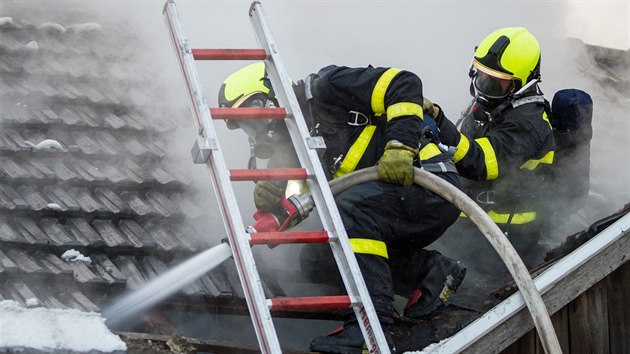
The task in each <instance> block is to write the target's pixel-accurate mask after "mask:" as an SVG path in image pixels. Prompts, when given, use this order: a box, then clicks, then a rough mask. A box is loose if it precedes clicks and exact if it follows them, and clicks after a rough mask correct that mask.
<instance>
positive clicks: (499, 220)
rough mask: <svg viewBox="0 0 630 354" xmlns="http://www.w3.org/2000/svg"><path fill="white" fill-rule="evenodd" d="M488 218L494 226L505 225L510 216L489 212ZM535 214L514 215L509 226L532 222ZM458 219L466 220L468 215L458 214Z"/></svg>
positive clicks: (530, 212)
mask: <svg viewBox="0 0 630 354" xmlns="http://www.w3.org/2000/svg"><path fill="white" fill-rule="evenodd" d="M487 214H488V216H489V217H490V219H492V221H494V223H495V224H507V222H508V220H510V214H502V213H497V212H495V211H494V210H490V211H488V212H487ZM536 216H537V215H536V212H535V211H526V212H524V213H514V215H512V220H511V221H510V224H514V225H523V224H527V223H528V222H532V221H534V220H536ZM459 217H460V218H467V217H468V215H466V214H464V212H461V213H459Z"/></svg>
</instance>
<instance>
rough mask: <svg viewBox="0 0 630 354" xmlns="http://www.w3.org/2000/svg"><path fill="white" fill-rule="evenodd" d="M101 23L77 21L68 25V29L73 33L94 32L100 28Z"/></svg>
mask: <svg viewBox="0 0 630 354" xmlns="http://www.w3.org/2000/svg"><path fill="white" fill-rule="evenodd" d="M101 27H102V26H101V25H100V24H98V23H93V22H89V23H79V24H76V25H72V26H68V31H71V32H75V33H86V32H96V31H100V30H101Z"/></svg>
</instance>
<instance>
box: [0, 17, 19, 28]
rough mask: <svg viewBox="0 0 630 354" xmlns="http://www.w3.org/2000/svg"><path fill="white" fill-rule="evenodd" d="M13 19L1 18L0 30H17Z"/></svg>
mask: <svg viewBox="0 0 630 354" xmlns="http://www.w3.org/2000/svg"><path fill="white" fill-rule="evenodd" d="M16 27H17V25H16V24H15V23H13V18H12V17H0V28H16Z"/></svg>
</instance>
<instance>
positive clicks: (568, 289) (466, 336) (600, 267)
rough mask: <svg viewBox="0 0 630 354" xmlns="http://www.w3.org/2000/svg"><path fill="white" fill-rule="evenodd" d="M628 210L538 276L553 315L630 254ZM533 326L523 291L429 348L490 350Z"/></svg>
mask: <svg viewBox="0 0 630 354" xmlns="http://www.w3.org/2000/svg"><path fill="white" fill-rule="evenodd" d="M628 234H630V214H629V215H626V216H624V217H622V218H621V219H619V220H618V221H617V222H615V223H614V224H613V225H611V226H610V227H608V228H607V229H606V230H604V231H602V232H601V233H600V234H599V235H597V236H595V237H594V238H593V239H591V240H590V241H588V242H587V243H585V244H584V245H582V246H581V247H579V248H578V249H577V250H575V251H573V252H572V253H571V254H569V255H568V256H566V257H564V258H563V259H561V260H560V261H558V262H557V263H556V264H555V265H553V266H551V267H549V269H547V270H546V271H544V272H543V273H542V274H541V275H540V276H538V277H536V279H535V280H534V281H535V284H536V287H537V288H538V290H539V291H540V293H541V295H542V297H543V300H544V301H545V304H546V306H547V310H548V311H549V313H550V314H553V313H555V312H556V311H558V310H560V309H561V308H562V307H564V306H565V305H566V304H568V303H569V302H571V301H572V300H573V299H575V298H576V297H577V296H578V295H580V294H582V293H583V292H585V291H586V290H587V289H589V288H590V287H592V286H593V284H595V283H597V282H599V281H600V280H602V279H603V278H605V277H606V276H607V275H608V274H610V273H611V272H612V271H614V270H615V269H617V268H618V267H620V266H621V265H623V264H624V263H625V262H627V261H628V259H629V258H630V237H628ZM532 328H534V325H533V322H532V320H531V316H530V314H529V311H528V310H527V309H526V308H525V303H524V301H523V297H522V296H521V294H520V292H517V293H516V294H514V295H512V296H510V297H509V298H508V299H506V300H505V301H503V302H502V303H500V304H499V305H497V306H495V307H494V308H493V309H491V310H490V311H488V312H487V313H485V314H484V315H482V316H481V317H480V318H478V319H477V320H475V321H474V322H472V323H471V324H469V325H468V326H467V327H466V328H464V329H462V330H461V331H460V332H458V333H457V334H455V335H454V336H452V337H450V338H449V339H447V340H444V341H442V342H440V343H439V344H438V345H434V346H433V347H431V349H430V351H429V352H430V353H460V352H464V353H490V352H498V351H501V350H503V349H505V348H507V347H508V346H509V345H510V344H512V343H513V342H514V341H515V340H516V339H518V338H520V337H521V336H523V335H524V334H526V333H527V332H528V331H530V330H531V329H532Z"/></svg>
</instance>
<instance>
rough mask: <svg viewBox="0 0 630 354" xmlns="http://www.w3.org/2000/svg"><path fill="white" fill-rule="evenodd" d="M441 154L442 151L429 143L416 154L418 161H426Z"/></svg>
mask: <svg viewBox="0 0 630 354" xmlns="http://www.w3.org/2000/svg"><path fill="white" fill-rule="evenodd" d="M441 153H442V151H441V150H440V148H439V147H437V145H435V144H433V143H430V144H427V145H426V146H425V147H423V148H422V149H421V150H420V152H419V153H418V155H419V156H420V160H428V159H430V158H432V157H435V156H437V155H439V154H441Z"/></svg>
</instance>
